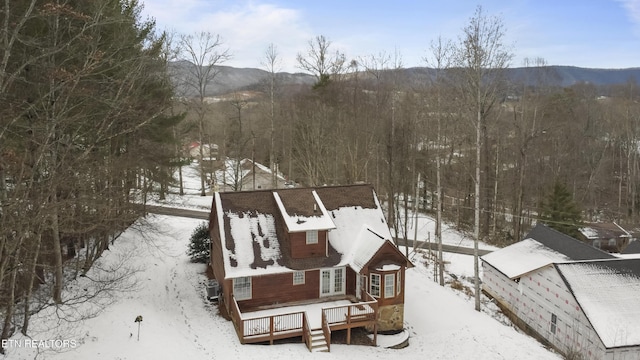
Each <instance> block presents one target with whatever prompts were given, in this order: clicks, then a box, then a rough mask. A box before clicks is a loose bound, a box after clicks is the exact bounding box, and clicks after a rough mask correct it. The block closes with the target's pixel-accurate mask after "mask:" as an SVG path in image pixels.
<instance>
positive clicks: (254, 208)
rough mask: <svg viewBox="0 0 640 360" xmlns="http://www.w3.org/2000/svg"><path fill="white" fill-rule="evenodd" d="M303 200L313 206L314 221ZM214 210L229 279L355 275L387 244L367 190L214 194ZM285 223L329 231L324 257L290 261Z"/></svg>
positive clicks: (341, 188)
mask: <svg viewBox="0 0 640 360" xmlns="http://www.w3.org/2000/svg"><path fill="white" fill-rule="evenodd" d="M305 194H306V195H305ZM305 196H306V199H307V200H309V199H312V201H314V202H316V206H317V208H316V211H315V212H317V214H318V219H315V218H311V215H310V214H313V213H314V210H313V205H312V204H308V203H307V201H306V200H305ZM214 211H215V212H216V214H215V216H214V217H213V218H214V219H215V221H217V223H218V228H219V229H220V240H221V243H222V244H221V245H222V246H221V247H222V252H223V254H222V258H223V261H224V267H225V276H226V277H227V278H235V277H241V276H259V275H266V274H273V273H282V272H290V271H296V270H301V269H316V268H322V267H334V266H347V265H348V266H350V267H351V268H353V269H354V270H355V271H358V272H359V271H360V270H361V269H362V268H363V267H364V266H365V265H366V264H367V263H369V262H370V261H371V259H372V258H373V257H374V255H376V253H377V252H378V250H379V249H380V248H381V247H382V246H383V245H384V244H385V242H386V241H388V242H390V241H391V234H390V232H389V228H388V226H387V223H386V221H385V219H384V214H383V212H382V208H381V207H380V203H379V201H378V199H377V197H376V195H375V192H374V190H373V187H372V186H371V185H351V186H336V187H323V188H316V189H301V188H292V189H278V190H260V191H242V192H228V193H216V194H215V209H214ZM291 214H301V215H300V216H302V215H304V219H306V221H305V222H303V223H301V224H298V223H297V219H298V218H300V217H299V216H298V215H296V216H294V215H291ZM287 215H288V216H287ZM291 221H293V224H290V223H291ZM283 222H284V223H286V224H287V227H289V229H290V231H291V228H293V231H305V229H307V227H309V226H310V225H313V226H311V228H314V229H330V230H329V231H328V235H327V237H328V241H329V254H328V256H327V257H316V258H308V259H293V258H291V254H290V253H289V252H288V250H287V249H289V247H290V244H289V243H288V242H287V241H288V240H287V239H288V237H286V236H283V235H284V234H282V233H281V231H282V230H284V229H285V227H284V226H283V225H284V224H283ZM400 256H402V255H401V254H400Z"/></svg>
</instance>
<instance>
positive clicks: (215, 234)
mask: <svg viewBox="0 0 640 360" xmlns="http://www.w3.org/2000/svg"><path fill="white" fill-rule="evenodd" d="M213 210H214V211H215V208H214V209H213ZM219 226H220V224H218V221H217V219H216V217H215V216H212V217H211V220H210V221H209V229H210V230H209V236H210V237H211V249H210V250H211V255H210V256H211V268H212V269H213V275H214V276H215V278H216V280H218V282H219V283H220V284H222V280H223V279H224V277H225V271H224V261H223V257H222V242H221V240H220V228H219Z"/></svg>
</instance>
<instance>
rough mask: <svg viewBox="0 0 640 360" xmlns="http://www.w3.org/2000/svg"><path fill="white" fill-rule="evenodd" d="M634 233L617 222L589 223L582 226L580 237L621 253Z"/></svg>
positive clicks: (603, 248)
mask: <svg viewBox="0 0 640 360" xmlns="http://www.w3.org/2000/svg"><path fill="white" fill-rule="evenodd" d="M632 238H633V235H632V234H631V232H630V231H628V230H626V229H624V227H622V226H620V225H619V224H617V223H615V222H611V223H588V224H586V225H585V226H583V227H582V228H580V236H579V239H580V240H583V241H585V242H587V243H588V244H589V245H591V246H593V247H595V248H598V249H602V250H604V251H608V252H614V253H619V252H621V251H622V250H624V248H625V247H627V245H628V244H629V242H630V241H631V239H632Z"/></svg>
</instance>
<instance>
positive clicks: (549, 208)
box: [540, 181, 582, 237]
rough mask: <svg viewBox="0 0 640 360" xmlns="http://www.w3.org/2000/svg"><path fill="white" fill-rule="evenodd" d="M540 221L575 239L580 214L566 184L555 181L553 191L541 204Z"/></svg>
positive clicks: (579, 223)
mask: <svg viewBox="0 0 640 360" xmlns="http://www.w3.org/2000/svg"><path fill="white" fill-rule="evenodd" d="M540 220H541V221H542V222H543V223H544V224H546V225H548V226H549V227H551V228H553V229H556V230H558V231H560V232H561V233H563V234H567V235H569V236H572V237H577V236H578V233H579V229H580V226H581V224H582V214H581V211H580V209H579V208H578V205H577V204H576V203H575V201H574V200H573V196H572V195H571V192H569V189H568V188H567V186H566V184H564V183H562V182H560V181H556V183H555V184H554V185H553V190H552V192H551V193H550V194H549V196H548V197H547V198H546V199H545V201H544V203H543V204H542V213H541V216H540Z"/></svg>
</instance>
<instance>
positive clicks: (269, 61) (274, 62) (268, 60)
mask: <svg viewBox="0 0 640 360" xmlns="http://www.w3.org/2000/svg"><path fill="white" fill-rule="evenodd" d="M262 66H263V67H264V68H265V70H267V72H268V73H269V79H268V92H269V120H270V125H271V127H270V129H269V167H270V168H271V186H272V187H273V188H274V189H275V188H277V187H278V166H277V163H276V159H275V154H274V149H275V146H274V136H275V118H276V98H275V95H276V85H277V83H276V80H277V75H278V72H279V71H280V70H281V69H282V61H281V59H280V56H279V54H278V48H277V47H276V46H275V45H274V44H273V43H271V44H269V46H267V49H266V50H265V52H264V59H263V61H262Z"/></svg>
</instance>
